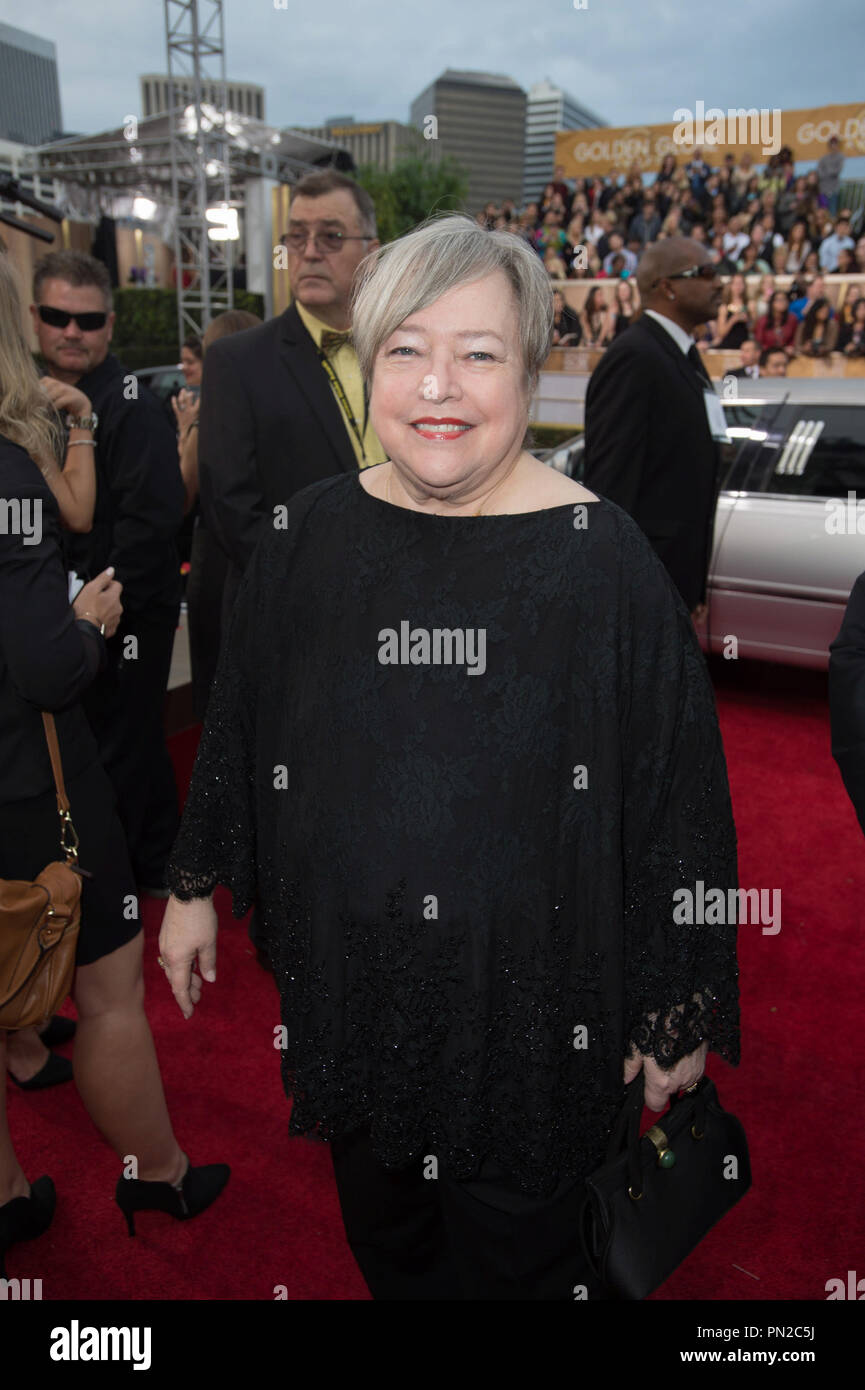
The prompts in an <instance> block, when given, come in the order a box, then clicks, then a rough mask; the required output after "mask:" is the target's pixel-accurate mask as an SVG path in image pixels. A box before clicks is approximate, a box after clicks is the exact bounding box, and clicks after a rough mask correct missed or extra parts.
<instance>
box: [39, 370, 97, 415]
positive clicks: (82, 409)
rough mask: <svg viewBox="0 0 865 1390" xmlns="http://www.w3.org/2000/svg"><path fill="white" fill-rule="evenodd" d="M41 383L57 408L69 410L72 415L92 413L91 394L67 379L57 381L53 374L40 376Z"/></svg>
mask: <svg viewBox="0 0 865 1390" xmlns="http://www.w3.org/2000/svg"><path fill="white" fill-rule="evenodd" d="M39 384H40V386H41V387H42V390H43V391H44V392H45V394H46V396H47V397H48V399H49V400H50V402H51V404H52V405H53V406H54V408H55V409H56V410H68V411H69V413H70V415H91V414H92V413H93V406H92V405H91V404H90V398H89V396H85V394H84V392H83V391H79V390H78V387H77V386H70V385H69V383H68V382H66V381H57V380H56V379H55V378H54V377H53V376H43V377H40V378H39Z"/></svg>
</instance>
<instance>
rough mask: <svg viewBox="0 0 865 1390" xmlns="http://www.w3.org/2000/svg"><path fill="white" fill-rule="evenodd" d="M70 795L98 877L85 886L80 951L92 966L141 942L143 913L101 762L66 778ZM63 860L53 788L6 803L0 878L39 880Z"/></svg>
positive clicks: (1, 811) (0, 818)
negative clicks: (138, 939) (134, 941)
mask: <svg viewBox="0 0 865 1390" xmlns="http://www.w3.org/2000/svg"><path fill="white" fill-rule="evenodd" d="M66 792H67V795H68V797H69V805H70V808H71V812H72V823H73V825H74V826H75V829H76V831H77V833H78V839H79V845H78V862H79V864H80V865H81V868H82V869H87V870H88V872H89V873H91V874H92V875H93V877H92V878H85V879H84V880H83V884H84V887H83V890H82V893H81V930H80V932H79V935H78V945H77V949H76V953H75V961H76V964H77V965H90V964H91V963H92V962H93V961H95V960H99V959H100V958H101V957H102V956H107V955H108V954H109V953H110V952H111V951H116V950H117V948H118V946H124V945H125V944H126V942H127V941H131V940H132V938H133V937H134V936H137V934H138V932H139V931H140V930H141V913H140V908H139V905H138V900H137V894H136V889H135V878H134V876H133V873H132V866H131V864H130V863H129V854H128V851H127V849H126V839H125V836H124V834H123V827H122V826H121V824H120V821H119V819H118V816H117V811H116V809H115V802H114V791H113V788H112V786H111V783H110V781H109V780H108V776H107V774H106V772H105V769H104V768H103V766H102V764H101V763H100V762H93V763H91V764H90V766H89V767H88V768H86V769H85V770H84V772H80V773H78V774H77V775H76V776H74V777H71V778H69V779H67V782H66ZM63 857H64V856H63V854H62V852H61V848H60V820H59V817H58V815H57V795H56V792H55V791H54V790H53V789H52V790H51V791H50V792H46V793H45V795H44V796H35V797H31V798H29V799H28V800H26V801H14V802H6V803H4V804H3V805H0V878H14V879H34V878H35V877H36V875H37V874H39V873H40V872H41V870H42V869H44V868H45V865H46V864H50V863H51V862H52V861H54V860H57V859H62V858H63Z"/></svg>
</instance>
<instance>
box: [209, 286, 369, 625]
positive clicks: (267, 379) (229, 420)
mask: <svg viewBox="0 0 865 1390" xmlns="http://www.w3.org/2000/svg"><path fill="white" fill-rule="evenodd" d="M199 420H200V423H199V436H200V437H199V446H198V461H199V473H200V487H201V511H202V518H203V522H204V525H205V527H206V528H207V530H208V531H210V532H212V533H213V535H214V536H215V537H216V539H217V540H218V541H219V543H220V545H221V546H222V548H223V549H224V550H225V552H226V554H227V556H228V559H229V573H228V576H227V579H226V606H227V607H230V605H231V603H232V601H233V598H234V596H235V593H236V590H237V587H238V584H239V582H240V578H241V576H242V574H243V571H244V570H245V569H246V566H247V564H248V563H249V559H250V557H251V555H252V552H253V550H254V549H255V546H256V543H257V542H258V540H259V539H260V538H261V536H262V535H263V534H264V533H265V531H266V530H267V528H268V527H270V526H272V525H273V516H274V513H273V509H274V507H276V506H279V505H280V504H281V503H284V502H287V501H288V500H289V498H290V497H292V496H293V494H294V493H295V492H299V491H300V489H301V488H304V487H307V486H308V485H309V484H310V483H315V482H318V481H319V480H320V479H322V478H329V477H332V476H333V474H335V473H341V472H356V471H357V457H356V455H355V452H354V449H353V447H352V444H351V440H350V439H349V436H348V432H347V430H346V427H345V423H344V421H343V418H342V413H341V411H340V408H339V406H338V404H337V402H336V400H335V398H334V395H333V391H332V390H331V386H330V382H329V381H328V379H327V376H326V375H325V372H324V370H323V368H322V366H321V362H320V360H319V357H318V353H317V351H316V347H315V343H314V342H313V340H312V338H311V337H310V335H309V333H308V332H307V330H306V328H305V326H304V323H303V320H302V319H301V317H300V315H299V313H298V312H297V308H296V307H295V305H294V304H292V305H290V307H289V308H288V309H286V310H285V312H284V313H283V314H280V315H279V317H278V318H275V319H270V320H269V321H268V322H267V323H263V324H261V325H260V326H259V327H256V328H249V329H247V330H246V331H245V332H243V333H234V334H232V335H231V336H230V337H228V338H220V339H217V341H216V342H215V343H214V344H213V345H212V346H211V347H210V348H208V350H207V353H206V354H205V358H204V373H203V376H202V383H201V409H200V415H199ZM223 611H226V610H225V609H224V610H223Z"/></svg>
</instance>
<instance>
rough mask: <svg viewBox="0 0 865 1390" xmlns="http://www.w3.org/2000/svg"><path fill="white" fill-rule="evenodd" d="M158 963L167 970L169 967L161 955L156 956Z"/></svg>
mask: <svg viewBox="0 0 865 1390" xmlns="http://www.w3.org/2000/svg"><path fill="white" fill-rule="evenodd" d="M156 964H157V965H159V966H161V967H162V969H163V970H167V969H168V966H167V965H166V964H165V961H164V960H163V959H162V957H161V956H157V957H156Z"/></svg>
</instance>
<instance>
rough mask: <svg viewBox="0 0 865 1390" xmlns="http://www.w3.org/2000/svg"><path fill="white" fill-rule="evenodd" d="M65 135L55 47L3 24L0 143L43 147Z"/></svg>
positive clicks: (0, 29) (0, 36) (0, 38)
mask: <svg viewBox="0 0 865 1390" xmlns="http://www.w3.org/2000/svg"><path fill="white" fill-rule="evenodd" d="M62 134H63V120H62V117H61V115H60V84H59V82H58V80H57V50H56V48H55V46H54V44H53V43H51V42H50V40H48V39H40V38H39V37H38V36H37V35H36V34H28V33H26V32H25V30H23V29H13V27H12V25H11V24H0V140H10V141H12V142H13V143H15V144H19V145H44V144H47V143H48V141H49V140H59V139H60V136H61V135H62Z"/></svg>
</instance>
